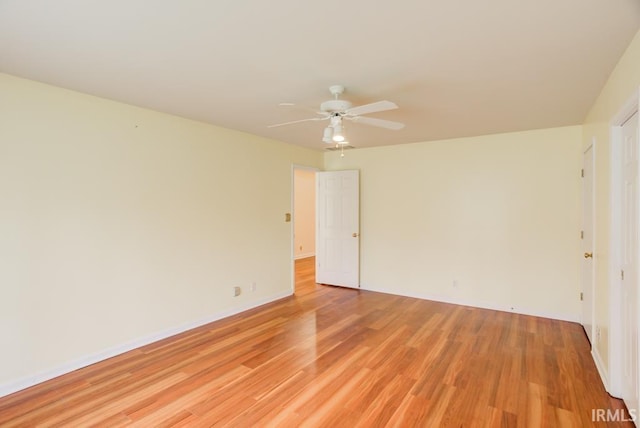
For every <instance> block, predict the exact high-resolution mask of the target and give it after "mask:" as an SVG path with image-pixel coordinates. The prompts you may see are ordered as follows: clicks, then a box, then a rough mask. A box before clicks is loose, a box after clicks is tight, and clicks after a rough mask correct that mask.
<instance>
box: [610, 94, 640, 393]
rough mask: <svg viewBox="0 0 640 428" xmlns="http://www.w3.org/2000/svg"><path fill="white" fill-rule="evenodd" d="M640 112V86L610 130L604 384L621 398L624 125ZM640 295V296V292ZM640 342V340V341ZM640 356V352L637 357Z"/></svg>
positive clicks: (612, 120)
mask: <svg viewBox="0 0 640 428" xmlns="http://www.w3.org/2000/svg"><path fill="white" fill-rule="evenodd" d="M637 111H640V87H639V88H638V89H636V90H635V91H634V93H633V94H632V95H631V97H630V98H629V100H628V101H627V102H626V103H625V104H624V105H623V106H622V108H621V109H620V111H619V112H618V113H617V114H616V115H615V116H614V117H613V119H611V121H610V123H609V125H610V126H609V129H610V142H611V144H610V171H611V181H610V186H611V188H610V195H611V199H610V202H611V205H610V219H609V222H610V230H611V237H610V238H611V239H610V244H609V245H610V247H609V251H610V256H611V263H610V264H609V326H610V328H609V370H608V372H609V373H608V375H609V376H608V379H607V378H604V379H603V382H604V384H605V388H606V389H607V390H608V392H609V393H610V394H611V395H613V396H615V397H621V396H622V392H623V391H622V385H623V380H622V376H623V360H622V354H623V349H624V348H623V337H622V314H621V312H622V311H621V308H622V305H623V301H622V291H621V287H622V281H621V279H620V266H621V254H620V247H621V245H622V224H621V222H620V216H621V215H622V189H621V187H622V168H621V166H622V125H623V124H624V123H625V122H626V121H627V119H629V118H630V117H631V116H632V115H633V114H634V113H635V112H637ZM639 295H640V293H639ZM638 307H640V304H639V305H638ZM639 343H640V341H639ZM638 355H640V353H639V354H638Z"/></svg>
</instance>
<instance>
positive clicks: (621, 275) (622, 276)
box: [620, 270, 624, 281]
mask: <svg viewBox="0 0 640 428" xmlns="http://www.w3.org/2000/svg"><path fill="white" fill-rule="evenodd" d="M620 278H621V279H622V280H623V281H624V270H621V271H620Z"/></svg>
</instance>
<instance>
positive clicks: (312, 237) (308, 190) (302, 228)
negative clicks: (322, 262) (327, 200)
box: [293, 168, 316, 258]
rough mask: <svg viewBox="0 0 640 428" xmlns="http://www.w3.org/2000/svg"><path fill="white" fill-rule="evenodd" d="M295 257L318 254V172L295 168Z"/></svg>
mask: <svg viewBox="0 0 640 428" xmlns="http://www.w3.org/2000/svg"><path fill="white" fill-rule="evenodd" d="M294 182H295V193H294V198H293V200H294V211H293V215H294V219H293V220H294V257H295V258H304V257H311V256H314V255H315V254H316V172H315V171H313V170H309V169H299V168H296V169H295V170H294Z"/></svg>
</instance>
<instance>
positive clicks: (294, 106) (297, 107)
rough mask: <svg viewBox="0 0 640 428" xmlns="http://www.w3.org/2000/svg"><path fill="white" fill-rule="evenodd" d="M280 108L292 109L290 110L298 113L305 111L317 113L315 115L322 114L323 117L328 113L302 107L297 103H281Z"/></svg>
mask: <svg viewBox="0 0 640 428" xmlns="http://www.w3.org/2000/svg"><path fill="white" fill-rule="evenodd" d="M278 107H284V108H286V109H290V110H298V111H301V112H302V111H305V112H307V113H315V114H321V115H323V116H326V115H327V114H328V113H326V112H324V111H318V109H314V108H311V107H309V106H305V105H300V104H296V103H280V104H278Z"/></svg>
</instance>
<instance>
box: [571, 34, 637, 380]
mask: <svg viewBox="0 0 640 428" xmlns="http://www.w3.org/2000/svg"><path fill="white" fill-rule="evenodd" d="M639 87H640V32H638V33H637V34H636V36H635V37H634V39H633V41H632V42H631V44H630V45H629V47H628V48H627V51H626V52H625V54H624V55H623V56H622V58H621V59H620V61H619V62H618V65H617V66H616V68H615V70H614V71H613V73H612V74H611V75H610V76H609V79H608V81H607V83H606V84H605V86H604V88H603V89H602V92H601V93H600V95H599V97H598V98H597V100H596V102H595V103H594V105H593V107H592V108H591V110H590V112H589V114H588V116H587V119H586V120H585V123H584V128H583V129H584V130H583V146H584V147H585V148H586V147H588V145H589V144H591V142H592V141H593V140H594V139H595V141H596V151H595V159H596V168H595V178H596V186H595V199H596V211H595V228H596V248H595V251H594V261H595V279H596V289H595V296H594V299H595V314H594V316H595V317H594V324H595V326H596V327H597V328H599V329H600V331H601V340H600V341H599V342H597V343H596V344H595V352H596V353H597V356H596V357H597V358H599V359H601V365H600V367H599V368H600V370H605V371H608V367H609V364H610V362H609V359H610V356H609V328H610V315H611V314H610V310H609V291H610V289H609V288H610V287H609V285H610V281H609V273H610V268H611V266H610V260H611V254H610V248H609V245H610V239H611V233H610V232H611V231H610V221H611V216H610V210H611V206H610V197H611V192H610V179H611V168H610V162H611V159H610V152H611V144H610V143H611V142H610V134H609V133H610V125H609V123H610V121H611V120H612V119H613V118H614V117H615V116H616V115H617V113H618V112H619V111H620V110H621V109H622V107H623V106H624V105H625V104H626V102H627V100H629V99H630V98H631V96H632V94H634V92H635V93H637V91H638V88H639ZM604 375H605V376H608V373H607V372H605V373H604Z"/></svg>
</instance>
